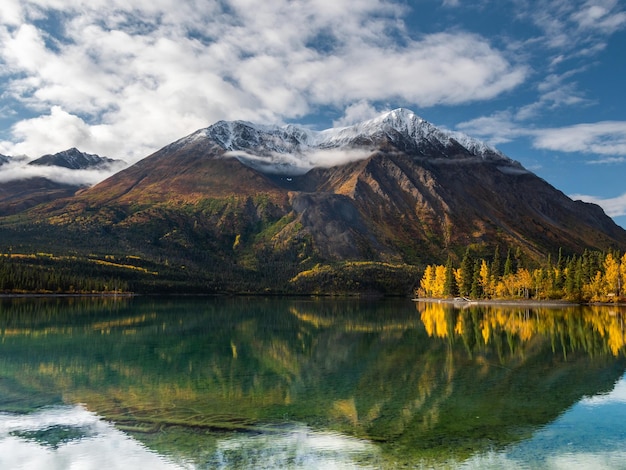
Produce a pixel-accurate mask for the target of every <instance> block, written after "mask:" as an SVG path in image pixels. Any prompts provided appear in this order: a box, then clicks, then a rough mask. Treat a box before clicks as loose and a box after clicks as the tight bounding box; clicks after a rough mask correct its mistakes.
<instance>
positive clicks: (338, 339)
mask: <svg viewBox="0 0 626 470" xmlns="http://www.w3.org/2000/svg"><path fill="white" fill-rule="evenodd" d="M463 307H465V308H457V307H455V306H453V305H447V304H439V303H422V302H412V301H410V300H404V299H402V300H398V299H396V300H369V299H368V300H332V299H308V298H307V299H265V298H227V299H221V298H217V299H216V298H202V297H185V298H142V297H136V298H117V299H116V298H78V297H76V298H63V297H56V298H4V299H0V336H1V345H0V348H1V349H0V351H1V354H0V468H2V469H14V468H15V469H18V468H19V469H46V470H50V469H70V468H71V469H102V468H107V469H137V468H150V469H161V468H162V469H179V468H182V469H204V468H228V469H230V468H235V469H237V468H241V469H247V468H324V469H326V468H397V467H403V468H468V469H469V468H481V469H482V468H493V469H496V468H498V469H499V468H529V469H535V468H554V469H557V468H567V469H569V470H571V469H576V468H585V469H586V468H626V377H625V371H626V355H625V349H624V342H625V339H626V336H625V328H624V317H625V316H626V309H624V308H621V309H620V308H618V307H561V308H549V307H538V306H496V305H492V306H475V305H471V306H463Z"/></svg>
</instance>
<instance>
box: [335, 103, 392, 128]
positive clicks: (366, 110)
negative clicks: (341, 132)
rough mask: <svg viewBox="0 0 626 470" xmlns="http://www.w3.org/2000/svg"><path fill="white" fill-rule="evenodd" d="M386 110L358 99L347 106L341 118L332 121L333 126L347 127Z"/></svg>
mask: <svg viewBox="0 0 626 470" xmlns="http://www.w3.org/2000/svg"><path fill="white" fill-rule="evenodd" d="M385 111H388V110H384V111H383V110H379V109H376V108H375V107H374V106H372V105H371V104H370V103H369V102H367V101H359V102H357V103H354V104H351V105H350V106H348V107H347V108H346V109H345V111H344V114H343V116H342V117H341V118H339V119H337V120H335V121H333V127H347V126H352V125H354V124H357V123H359V122H363V121H367V120H369V119H373V118H375V117H376V116H378V115H380V114H382V113H383V112H385Z"/></svg>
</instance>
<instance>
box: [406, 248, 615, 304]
mask: <svg viewBox="0 0 626 470" xmlns="http://www.w3.org/2000/svg"><path fill="white" fill-rule="evenodd" d="M625 282H626V254H624V255H620V253H619V252H618V251H608V252H597V251H588V250H587V251H585V252H584V253H583V254H582V255H575V254H573V255H570V256H564V255H563V253H562V251H559V255H558V258H557V259H556V260H554V259H553V258H552V257H551V256H548V258H547V259H546V261H545V262H544V263H541V264H539V265H537V266H525V265H524V263H523V262H522V260H521V259H520V257H519V256H517V255H516V254H514V253H512V252H511V251H510V250H509V251H508V252H507V255H506V257H505V258H504V259H503V258H502V257H501V255H500V253H499V249H498V248H496V249H495V252H494V254H493V257H492V258H491V260H486V259H484V258H478V257H474V256H472V253H471V251H470V249H467V250H466V251H465V254H464V256H463V258H462V260H461V265H460V266H454V265H453V263H452V260H451V258H448V261H447V263H446V265H428V266H427V267H426V269H425V270H424V274H423V276H422V278H421V280H420V283H419V288H418V289H417V291H416V294H417V295H418V296H420V297H433V298H453V297H464V298H467V299H472V300H479V299H534V300H555V299H559V300H569V301H574V302H581V303H586V302H624V301H626V289H625V288H624V283H625Z"/></svg>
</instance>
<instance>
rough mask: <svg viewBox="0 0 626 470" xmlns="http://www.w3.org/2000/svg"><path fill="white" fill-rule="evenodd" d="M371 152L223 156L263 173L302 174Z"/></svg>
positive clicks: (342, 151) (365, 156) (319, 151)
mask: <svg viewBox="0 0 626 470" xmlns="http://www.w3.org/2000/svg"><path fill="white" fill-rule="evenodd" d="M371 154H372V152H371V151H369V150H367V149H353V150H342V149H315V150H313V149H311V150H306V151H304V152H301V153H272V154H270V155H253V154H250V153H247V152H243V151H241V150H233V151H229V152H226V153H225V154H224V156H225V157H235V158H237V159H239V160H240V161H241V162H242V163H244V164H246V165H248V166H251V167H252V168H255V169H257V170H259V171H262V172H265V173H280V174H288V175H303V174H304V173H306V172H307V171H309V170H311V169H312V168H319V167H322V168H330V167H333V166H338V165H343V164H346V163H349V162H356V161H359V160H364V159H366V158H367V157H369V156H370V155H371Z"/></svg>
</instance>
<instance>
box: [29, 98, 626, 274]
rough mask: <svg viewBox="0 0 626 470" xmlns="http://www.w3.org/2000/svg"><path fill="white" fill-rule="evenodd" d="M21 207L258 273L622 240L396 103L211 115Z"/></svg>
mask: <svg viewBox="0 0 626 470" xmlns="http://www.w3.org/2000/svg"><path fill="white" fill-rule="evenodd" d="M28 216H29V217H30V218H31V219H35V220H37V221H38V222H41V223H47V224H51V226H55V227H56V228H60V229H62V230H65V231H67V233H78V232H80V233H81V240H82V241H83V242H84V243H85V244H87V245H88V246H90V247H92V248H93V246H94V242H93V240H94V239H96V238H99V237H100V238H99V240H100V241H99V242H98V243H95V245H96V246H97V245H104V244H106V243H105V241H103V240H104V239H102V238H101V237H102V236H103V235H102V234H103V233H104V234H105V235H106V237H108V239H109V240H110V241H111V240H114V241H115V242H116V243H115V244H116V246H121V247H124V249H125V250H126V252H127V254H128V252H132V254H135V253H137V252H138V253H141V254H142V255H148V256H150V257H156V256H159V253H161V255H160V256H162V254H163V253H169V254H172V255H174V254H175V256H174V257H175V258H176V259H178V260H180V261H181V263H182V264H185V265H193V264H194V262H198V259H199V258H198V256H199V254H201V256H200V258H201V259H203V260H204V264H206V263H207V262H210V263H211V264H216V266H217V265H220V266H221V267H222V268H225V267H228V268H227V269H226V271H231V270H232V269H235V268H234V267H235V266H236V267H237V269H243V270H247V271H248V272H253V273H256V279H257V281H258V282H260V283H261V285H262V284H263V280H262V277H263V275H264V274H260V273H267V271H268V270H269V271H272V272H273V273H274V274H276V272H277V270H278V271H281V272H282V271H284V276H283V280H284V279H289V278H290V276H295V275H296V274H297V273H299V272H302V271H305V270H307V269H310V268H311V267H312V266H314V265H315V264H317V263H322V264H324V263H332V262H345V261H370V262H385V263H394V264H403V263H408V264H421V263H431V262H438V263H443V262H444V261H445V259H446V257H447V256H448V253H450V252H451V253H452V254H453V255H456V256H460V255H461V254H462V252H463V251H464V250H465V247H467V246H474V247H476V248H477V249H478V250H481V249H483V250H485V252H492V251H493V248H494V247H495V246H496V245H498V246H499V247H500V250H501V252H502V251H506V249H507V248H512V249H516V248H519V249H520V250H521V251H522V252H523V253H525V254H526V256H528V257H531V258H536V257H539V256H541V255H545V254H547V253H556V252H558V250H559V248H561V247H562V248H564V249H565V250H566V251H567V252H581V251H583V250H584V249H586V248H590V249H599V250H604V249H607V248H610V247H615V248H619V249H624V248H625V247H626V231H624V230H623V229H621V228H620V227H618V226H617V225H616V224H615V223H614V222H613V221H612V220H611V219H610V218H609V217H608V216H606V215H605V214H604V212H603V211H602V210H601V209H600V208H599V207H598V206H596V205H592V204H588V203H583V202H580V201H578V202H575V201H572V200H571V199H569V198H568V197H567V196H565V195H564V194H563V193H561V192H560V191H558V190H556V189H555V188H554V187H552V186H550V185H549V184H548V183H547V182H545V181H544V180H542V179H540V178H539V177H537V176H536V175H534V174H533V173H531V172H529V171H527V170H526V169H524V168H523V167H522V166H521V165H520V164H519V163H517V162H515V161H513V160H511V159H509V158H507V157H506V156H504V155H502V154H501V153H500V152H498V151H497V150H495V149H492V148H490V147H488V146H486V145H485V144H483V143H481V142H479V141H476V140H473V139H471V138H469V137H466V136H463V135H460V134H456V133H450V132H446V131H442V130H439V129H437V128H435V127H434V126H432V125H431V124H429V123H427V122H426V121H423V120H422V119H420V118H418V117H417V116H415V115H414V114H413V113H411V112H410V111H406V110H396V111H392V112H391V113H388V114H386V115H383V116H381V117H379V118H376V119H374V120H372V121H367V122H364V123H361V124H358V125H355V126H353V127H348V128H343V129H334V130H328V131H322V132H313V131H309V130H306V129H300V128H297V127H294V126H287V127H268V126H257V125H254V124H251V123H246V122H240V121H237V122H219V123H217V124H215V125H213V126H211V127H209V128H207V129H202V130H200V131H197V132H196V133H194V134H192V135H190V136H188V137H185V138H183V139H181V140H179V141H177V142H174V143H172V144H170V145H169V146H167V147H164V148H163V149H161V150H159V151H158V152H156V153H155V154H153V155H151V156H149V157H147V158H145V159H144V160H142V161H140V162H139V163H137V164H135V165H134V166H131V167H130V168H127V169H125V170H123V171H121V172H119V173H117V174H115V175H114V176H112V177H110V178H108V179H107V180H105V181H103V182H101V183H100V184H98V185H96V186H94V187H92V188H90V189H88V190H85V191H82V192H81V193H79V194H78V195H76V196H75V197H73V198H71V199H67V200H60V201H56V202H55V203H53V204H51V205H48V206H41V207H39V208H37V209H35V210H33V211H31V212H30V213H29V215H28ZM44 241H45V240H42V242H44ZM78 245H80V243H79V244H78ZM279 265H280V268H277V266H279ZM222 268H220V267H215V269H216V270H218V271H221V272H222V273H223V271H224V269H222Z"/></svg>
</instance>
